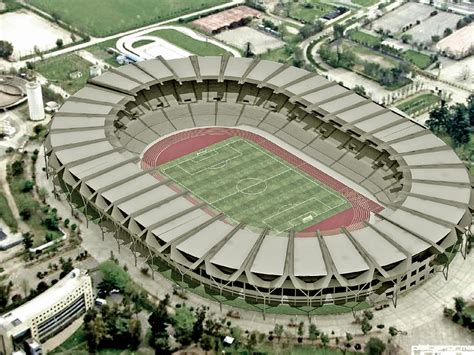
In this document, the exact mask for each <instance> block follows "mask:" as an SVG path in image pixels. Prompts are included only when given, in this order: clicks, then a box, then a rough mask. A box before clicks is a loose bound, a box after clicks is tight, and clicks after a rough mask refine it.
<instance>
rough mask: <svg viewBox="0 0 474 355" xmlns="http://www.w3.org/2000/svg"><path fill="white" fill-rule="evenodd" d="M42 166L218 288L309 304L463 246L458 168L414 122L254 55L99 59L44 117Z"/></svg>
mask: <svg viewBox="0 0 474 355" xmlns="http://www.w3.org/2000/svg"><path fill="white" fill-rule="evenodd" d="M45 147H46V156H47V164H48V168H49V169H48V171H49V172H50V173H51V178H52V179H53V182H54V184H55V185H56V186H59V187H60V189H61V190H62V191H63V192H64V193H65V195H66V196H67V199H68V201H69V202H70V203H71V206H72V208H76V209H79V210H80V211H82V212H83V213H84V214H85V215H86V216H87V218H88V219H89V220H92V221H94V222H96V223H98V225H99V226H100V228H101V230H102V232H103V233H104V235H107V234H112V235H113V236H114V237H115V238H117V240H118V242H119V243H120V244H126V245H128V246H129V247H130V248H131V250H132V251H133V252H134V253H135V255H136V256H138V255H141V256H142V257H144V258H145V259H146V260H147V262H148V263H149V264H150V265H155V266H157V267H162V266H163V265H165V266H166V267H169V268H171V269H172V270H173V271H174V272H176V273H179V274H180V275H181V277H182V278H183V280H184V279H186V280H190V281H192V282H194V283H199V284H201V285H204V287H205V288H207V289H212V290H216V291H218V292H220V293H222V294H223V295H226V296H229V297H242V298H244V299H245V300H246V301H248V302H255V303H266V304H271V305H278V304H290V305H295V306H311V307H316V306H320V305H323V304H328V303H336V304H344V303H346V302H352V301H356V302H360V301H364V300H370V301H374V302H377V301H380V300H384V299H387V298H390V299H392V300H393V301H394V302H395V301H396V299H397V295H398V294H400V293H401V292H404V291H406V290H408V289H410V288H413V287H414V286H416V285H418V284H419V283H420V282H422V281H424V280H426V279H427V278H429V276H430V275H432V274H433V273H435V272H437V271H443V272H444V274H445V276H446V277H447V275H448V273H447V271H448V266H449V261H450V260H452V256H453V255H455V254H456V252H457V251H459V250H461V251H464V250H465V241H466V238H465V235H466V230H467V227H468V226H470V224H471V212H470V209H471V208H472V207H473V199H472V191H471V181H470V176H469V174H468V172H467V170H466V169H465V167H464V165H463V164H462V162H461V161H460V160H459V158H458V157H457V156H456V154H455V153H454V152H453V151H452V149H451V148H450V147H449V146H447V145H446V144H445V143H444V142H443V141H442V140H440V139H439V138H437V137H436V136H434V135H433V134H432V133H431V132H430V131H429V130H427V129H425V128H424V127H423V126H421V125H419V124H417V123H415V122H413V121H411V120H410V119H408V118H406V117H404V116H400V115H399V114H397V113H395V112H392V111H391V110H389V109H388V108H386V107H384V106H381V105H379V104H376V103H374V102H372V101H371V100H370V99H367V98H366V97H363V96H360V95H358V94H356V93H354V92H352V91H351V90H349V89H347V88H345V87H343V86H341V85H339V84H337V83H335V82H331V81H328V80H327V79H325V78H324V77H322V76H319V75H317V74H315V73H310V72H307V71H305V70H303V69H299V68H295V67H291V66H288V65H285V64H280V63H275V62H271V61H266V60H260V59H258V58H257V59H249V58H233V57H195V56H192V57H189V58H183V59H175V60H169V61H166V60H164V59H163V58H157V59H153V60H148V61H143V62H138V63H135V64H132V65H127V66H123V67H120V68H117V69H111V70H110V71H108V72H106V73H104V74H103V75H101V76H98V77H95V78H93V79H91V80H90V81H89V83H88V84H87V85H86V87H85V88H83V89H81V90H80V91H78V92H77V93H76V94H75V95H73V96H71V97H70V98H69V99H68V100H67V101H66V102H65V103H64V105H63V106H62V107H61V109H60V110H59V111H58V112H57V113H56V114H55V117H54V119H53V120H52V122H51V126H50V134H49V136H48V138H47V140H46V142H45Z"/></svg>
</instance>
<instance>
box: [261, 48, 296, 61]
mask: <svg viewBox="0 0 474 355" xmlns="http://www.w3.org/2000/svg"><path fill="white" fill-rule="evenodd" d="M290 57H291V54H288V53H287V52H286V50H285V48H284V47H283V48H278V49H274V50H271V51H268V52H265V53H262V54H260V58H262V59H267V60H273V61H274V62H280V63H288V61H289V59H290Z"/></svg>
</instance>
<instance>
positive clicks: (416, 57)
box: [402, 49, 433, 69]
mask: <svg viewBox="0 0 474 355" xmlns="http://www.w3.org/2000/svg"><path fill="white" fill-rule="evenodd" d="M402 58H403V59H405V60H407V61H409V62H410V63H412V64H414V65H416V66H417V67H418V68H420V69H426V68H428V67H429V66H430V65H431V63H433V60H432V59H431V57H430V56H429V55H426V54H423V53H420V52H417V51H414V50H412V49H409V50H407V51H405V52H403V53H402Z"/></svg>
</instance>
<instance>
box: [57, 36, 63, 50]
mask: <svg viewBox="0 0 474 355" xmlns="http://www.w3.org/2000/svg"><path fill="white" fill-rule="evenodd" d="M63 45H64V41H63V39H62V38H58V39H57V40H56V47H58V48H62V47H63Z"/></svg>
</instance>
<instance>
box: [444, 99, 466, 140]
mask: <svg viewBox="0 0 474 355" xmlns="http://www.w3.org/2000/svg"><path fill="white" fill-rule="evenodd" d="M450 111H451V121H450V123H449V125H448V127H447V132H448V134H449V135H450V137H451V138H452V140H453V144H454V146H456V147H458V146H460V145H463V144H467V143H468V142H469V138H470V137H469V129H470V122H469V117H468V112H467V108H466V106H464V105H463V104H456V105H454V106H453V107H452V108H451V110H450Z"/></svg>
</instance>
